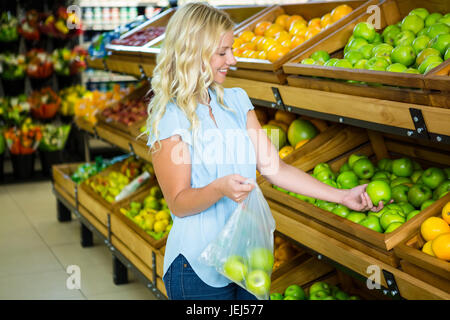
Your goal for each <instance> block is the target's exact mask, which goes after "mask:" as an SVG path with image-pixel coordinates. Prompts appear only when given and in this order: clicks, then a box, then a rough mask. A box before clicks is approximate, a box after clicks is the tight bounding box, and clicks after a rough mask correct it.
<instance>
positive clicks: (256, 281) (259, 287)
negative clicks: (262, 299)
mask: <svg viewBox="0 0 450 320" xmlns="http://www.w3.org/2000/svg"><path fill="white" fill-rule="evenodd" d="M245 286H246V288H247V290H248V291H250V292H251V293H253V294H254V295H255V296H264V295H266V294H268V293H269V289H270V277H269V275H268V274H267V272H265V271H263V270H253V271H251V272H249V274H248V275H247V277H246V278H245Z"/></svg>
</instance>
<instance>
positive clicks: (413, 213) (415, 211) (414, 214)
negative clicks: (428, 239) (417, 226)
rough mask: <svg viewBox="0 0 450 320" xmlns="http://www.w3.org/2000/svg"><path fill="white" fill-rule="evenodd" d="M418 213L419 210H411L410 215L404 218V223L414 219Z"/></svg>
mask: <svg viewBox="0 0 450 320" xmlns="http://www.w3.org/2000/svg"><path fill="white" fill-rule="evenodd" d="M419 213H420V210H413V211H411V212H410V213H408V215H407V216H406V221H408V220H411V219H412V218H414V217H415V216H416V215H418V214H419Z"/></svg>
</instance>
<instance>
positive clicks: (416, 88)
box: [283, 0, 450, 108]
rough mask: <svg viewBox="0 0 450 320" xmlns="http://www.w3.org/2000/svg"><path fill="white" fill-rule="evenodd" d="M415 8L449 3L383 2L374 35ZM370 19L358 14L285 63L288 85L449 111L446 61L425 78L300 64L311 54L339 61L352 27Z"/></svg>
mask: <svg viewBox="0 0 450 320" xmlns="http://www.w3.org/2000/svg"><path fill="white" fill-rule="evenodd" d="M418 7H425V8H426V9H428V10H429V11H430V12H439V11H442V12H449V11H450V3H448V2H446V4H444V3H439V2H432V1H430V2H427V3H426V4H425V3H423V2H422V1H410V0H408V1H405V0H383V1H381V3H380V4H379V6H378V8H379V11H380V26H379V27H380V30H377V31H379V33H381V32H382V29H384V28H385V27H386V26H388V25H393V24H396V23H397V22H399V21H401V20H402V19H403V17H404V16H406V15H407V14H408V13H409V11H411V10H412V9H414V8H418ZM371 15H372V13H371V11H368V12H364V13H362V14H361V15H360V16H358V17H356V18H354V19H353V20H351V21H349V22H348V23H346V24H345V25H344V26H342V27H341V28H339V29H337V30H335V31H334V32H333V33H331V34H329V35H328V36H327V37H326V38H324V39H322V40H321V41H318V42H316V43H314V44H312V45H310V46H309V47H308V48H305V50H303V51H302V52H300V53H299V54H297V56H295V57H293V58H292V59H291V60H290V61H288V62H287V63H285V64H284V65H283V71H284V73H285V74H286V75H288V82H290V85H292V86H298V87H306V88H310V87H311V86H314V87H315V88H317V89H321V90H325V91H331V92H341V93H348V92H350V91H352V92H353V93H352V94H353V95H361V96H368V97H376V98H383V97H386V96H388V97H389V98H390V99H392V100H394V101H403V102H410V103H413V104H422V105H432V106H436V107H443V108H450V100H449V99H448V94H449V92H448V91H449V90H450V82H449V80H448V79H449V78H448V70H449V69H450V61H444V62H443V63H442V64H441V65H439V66H438V67H436V68H434V69H433V70H431V71H430V72H428V73H427V74H426V75H424V74H410V73H405V72H387V71H372V70H365V69H349V68H338V67H327V66H319V65H308V64H302V63H301V61H302V60H303V59H306V58H309V57H310V56H311V54H312V53H314V52H315V51H318V50H324V51H327V52H328V53H329V54H330V56H331V57H334V58H342V57H343V54H344V52H343V49H344V47H345V45H346V43H347V41H348V39H349V38H350V36H351V35H352V33H353V29H354V27H355V26H356V25H357V24H358V23H360V22H365V21H369V20H370V18H371ZM290 75H300V76H303V78H305V77H306V76H308V77H306V79H307V80H308V81H296V78H297V77H295V76H290ZM429 79H431V80H429ZM324 80H325V81H324ZM346 80H353V81H364V82H367V83H368V84H363V85H361V84H354V83H347V82H346ZM308 82H312V84H308ZM381 84H383V86H382V85H381ZM442 95H447V99H445V97H441V96H442Z"/></svg>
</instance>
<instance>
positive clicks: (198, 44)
mask: <svg viewBox="0 0 450 320" xmlns="http://www.w3.org/2000/svg"><path fill="white" fill-rule="evenodd" d="M233 27H234V23H233V21H232V20H231V19H230V17H229V16H228V14H227V13H225V12H223V11H220V10H218V9H216V8H214V7H212V6H211V5H209V4H206V3H188V4H185V5H183V6H182V7H180V8H178V9H177V11H176V12H175V13H174V15H173V16H172V17H171V19H170V20H169V23H168V25H167V28H166V32H165V38H164V41H163V44H162V46H161V51H160V53H159V54H158V56H157V58H156V67H155V69H154V71H153V78H152V81H151V85H152V90H153V92H154V97H153V98H152V100H151V101H150V103H149V106H148V114H149V116H148V120H147V134H149V135H150V134H151V135H153V136H154V137H156V141H157V142H158V143H159V139H158V138H159V134H158V125H159V121H160V120H161V118H162V117H163V115H164V113H165V111H166V106H167V104H168V103H171V102H173V103H174V104H175V105H176V106H177V107H178V108H180V109H181V110H182V111H183V112H184V114H185V116H186V118H187V119H188V120H189V122H190V124H191V127H190V130H191V132H192V133H193V135H192V136H193V139H192V140H193V141H194V140H195V139H194V137H195V135H196V134H195V133H196V131H197V129H198V127H199V119H198V117H197V115H196V113H195V111H196V109H197V106H198V103H199V102H201V103H205V102H206V101H208V88H211V89H212V90H214V92H215V93H216V95H217V100H218V102H219V104H220V105H221V106H222V107H224V108H225V109H227V110H230V109H229V108H228V107H226V106H225V105H224V102H223V87H222V86H221V85H219V84H217V83H216V82H214V74H213V70H212V69H211V66H210V63H209V62H210V60H211V57H212V56H213V54H214V53H215V52H216V50H217V48H218V47H219V45H220V39H221V37H222V36H223V35H224V34H225V33H226V32H228V31H231V30H233ZM154 151H156V150H154Z"/></svg>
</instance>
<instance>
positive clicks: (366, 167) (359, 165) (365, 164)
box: [352, 158, 375, 179]
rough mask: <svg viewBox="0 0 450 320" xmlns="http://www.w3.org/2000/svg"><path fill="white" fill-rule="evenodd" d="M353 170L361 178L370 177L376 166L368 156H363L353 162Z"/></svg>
mask: <svg viewBox="0 0 450 320" xmlns="http://www.w3.org/2000/svg"><path fill="white" fill-rule="evenodd" d="M352 168H353V171H354V172H355V173H356V175H357V176H358V177H359V178H361V179H370V178H371V177H372V176H373V175H374V173H375V166H374V165H373V163H372V161H370V160H369V159H368V158H362V159H359V160H358V161H356V162H355V163H354V164H353V167H352Z"/></svg>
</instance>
